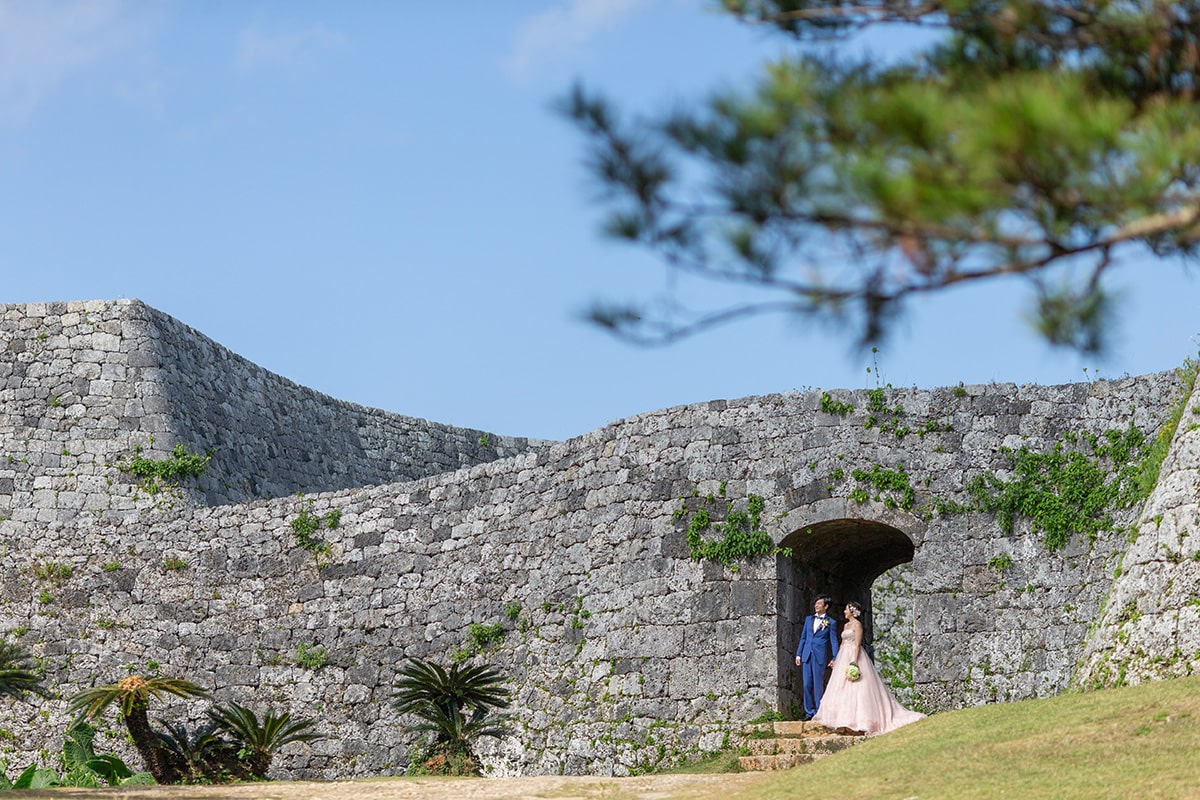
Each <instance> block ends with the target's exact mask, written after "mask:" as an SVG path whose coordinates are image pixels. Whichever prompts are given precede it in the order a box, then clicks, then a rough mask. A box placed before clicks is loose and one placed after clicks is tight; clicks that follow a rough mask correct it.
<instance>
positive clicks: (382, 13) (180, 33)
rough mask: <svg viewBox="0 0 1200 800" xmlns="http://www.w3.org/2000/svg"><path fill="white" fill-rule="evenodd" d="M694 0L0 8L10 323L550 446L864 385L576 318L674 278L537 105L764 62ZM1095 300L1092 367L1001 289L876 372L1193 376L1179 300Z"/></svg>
mask: <svg viewBox="0 0 1200 800" xmlns="http://www.w3.org/2000/svg"><path fill="white" fill-rule="evenodd" d="M711 5H712V4H710V3H706V2H705V0H686V1H685V0H505V1H504V2H494V0H474V1H473V2H466V3H456V4H439V3H417V2H407V1H405V2H399V1H397V2H384V1H383V0H376V1H375V2H368V1H367V0H358V1H357V2H351V1H350V0H347V1H346V2H336V3H335V2H308V1H307V0H277V1H276V2H267V1H265V0H264V1H262V2H255V0H160V2H152V3H150V2H144V1H142V2H139V1H138V0H127V1H123V0H42V1H41V2H36V3H35V2H28V0H0V187H2V188H0V198H2V203H3V206H2V208H0V212H2V213H0V253H2V254H3V260H4V283H3V289H2V290H0V302H31V301H40V300H84V299H114V298H122V297H128V298H132V297H136V298H140V299H141V300H144V301H145V302H147V303H149V304H150V305H152V306H154V307H156V308H159V309H161V310H162V311H165V312H167V313H169V314H171V315H173V316H175V317H177V318H178V319H180V320H182V321H183V322H185V323H187V324H189V325H191V326H193V327H195V328H197V329H199V330H200V331H202V332H203V333H205V334H207V335H208V336H210V337H212V338H213V339H215V340H216V341H218V342H220V343H221V344H223V345H225V346H226V347H229V348H230V349H232V350H234V351H235V352H237V353H240V354H241V355H243V356H245V357H246V358H249V359H250V360H252V361H254V362H256V363H258V364H260V365H262V366H263V367H265V368H267V369H270V370H272V371H274V372H278V373H280V374H282V375H284V376H286V377H288V378H291V379H292V380H295V381H297V382H299V383H302V384H305V385H307V386H311V387H313V388H315V389H318V390H320V391H323V392H326V393H328V394H330V395H333V396H335V397H338V398H342V399H345V400H350V401H353V402H357V403H361V404H364V405H369V406H375V407H379V408H384V409H387V410H389V411H394V412H397V413H401V414H408V415H412V416H417V417H422V418H426V419H432V420H437V421H440V422H447V423H451V424H456V425H464V426H469V427H474V428H481V429H485V430H490V431H494V432H496V433H503V434H510V435H526V436H536V437H542V438H550V439H564V438H568V437H571V436H575V435H579V434H582V433H586V432H587V431H589V430H592V429H594V428H598V427H601V426H603V425H605V424H607V423H609V422H612V421H614V420H616V419H620V418H622V417H626V416H629V415H632V414H637V413H641V412H644V411H650V410H654V409H657V408H663V407H667V406H673V405H680V404H686V403H695V402H699V401H704V400H711V399H718V398H736V397H741V396H745V395H754V394H766V393H771V392H781V391H791V390H793V389H806V388H817V387H821V388H835V387H844V388H862V387H872V386H874V385H875V376H874V375H872V374H868V373H867V371H866V369H867V367H869V366H871V364H872V358H871V356H870V355H869V354H865V355H864V354H862V353H856V352H855V351H853V350H852V349H851V347H850V344H849V343H850V341H851V339H852V336H851V335H850V334H849V333H847V332H844V331H836V330H827V329H823V328H813V327H808V326H801V325H798V324H796V323H795V322H794V321H788V320H785V319H780V318H765V319H761V320H756V321H752V322H750V323H745V324H740V325H737V326H734V327H727V328H724V329H719V330H717V331H713V332H710V333H708V334H705V335H702V336H699V337H696V338H694V339H691V340H689V341H686V342H683V343H680V344H676V345H672V346H670V347H667V348H664V349H650V350H647V349H639V348H634V347H631V346H629V345H626V344H623V343H621V342H618V341H616V340H614V339H611V338H610V337H608V336H607V335H606V334H604V333H603V332H601V331H599V330H596V329H594V328H592V327H590V326H588V325H587V324H585V323H583V322H581V321H579V319H578V313H579V312H580V311H581V309H583V308H584V307H585V306H586V305H587V304H588V303H589V302H590V301H591V300H593V299H596V298H598V297H611V298H616V299H628V298H631V297H642V296H647V295H650V294H652V293H654V292H657V291H660V290H662V289H663V287H664V286H665V273H664V271H663V269H662V268H661V266H660V265H659V264H658V262H656V261H655V260H654V259H653V258H652V257H650V256H648V255H646V254H644V253H642V252H639V251H637V250H634V249H630V248H627V247H624V246H622V245H619V244H616V243H612V242H609V241H606V240H605V239H604V238H603V237H602V236H601V235H600V234H599V232H598V229H599V222H600V217H601V212H600V208H599V207H598V206H597V205H596V204H595V203H594V202H593V197H594V193H595V192H594V186H593V185H592V184H591V183H590V181H589V179H588V177H587V175H586V173H585V172H584V170H583V168H582V166H581V162H582V156H583V142H582V140H581V139H580V137H579V135H578V134H576V132H575V131H574V130H573V129H572V128H571V127H570V126H569V125H568V124H567V123H566V122H564V121H563V120H562V119H561V118H560V117H558V116H557V115H555V114H554V113H553V112H552V111H551V109H550V105H551V102H552V101H553V100H554V99H555V98H556V97H559V96H561V95H562V94H563V93H564V92H565V91H566V90H567V89H568V88H569V87H570V85H571V83H572V81H574V80H575V79H577V78H578V79H582V80H584V81H585V82H586V83H587V84H588V85H590V86H592V87H594V88H596V89H600V90H603V91H605V92H607V93H608V94H610V95H611V96H613V97H614V98H615V99H617V100H619V101H620V102H621V103H622V104H623V105H624V106H625V107H627V108H628V109H630V110H631V111H635V112H636V111H642V112H653V111H654V110H656V109H662V108H666V107H670V106H671V105H672V104H674V103H677V102H686V101H687V100H689V99H691V100H695V99H699V98H701V97H703V96H704V95H705V94H706V93H707V92H708V91H709V90H711V89H714V88H717V87H720V86H728V85H734V84H737V83H739V82H744V80H745V79H746V78H747V77H748V76H750V75H752V74H753V72H754V69H755V66H756V65H757V64H759V63H761V62H762V61H763V60H764V59H767V58H769V57H771V56H772V55H777V54H778V53H779V51H780V49H781V48H782V47H783V43H782V42H781V41H779V40H777V39H774V38H772V37H769V36H766V35H765V34H764V33H763V32H759V31H755V30H751V29H748V28H745V27H743V26H740V25H738V24H737V23H735V22H733V21H732V20H731V19H728V18H726V17H724V16H723V15H720V14H716V13H713V12H712V11H711V10H710V9H711ZM1113 277H1114V278H1115V280H1114V281H1113V285H1114V286H1117V287H1120V288H1122V289H1123V290H1124V299H1125V302H1124V304H1123V305H1122V309H1123V311H1124V312H1125V313H1124V315H1123V317H1122V323H1121V327H1120V330H1119V332H1118V334H1117V335H1116V336H1115V337H1114V342H1115V347H1114V348H1113V350H1112V352H1111V354H1110V356H1109V358H1108V360H1107V361H1099V360H1097V359H1094V358H1087V359H1081V358H1079V357H1077V356H1074V355H1070V354H1066V353H1063V352H1057V351H1052V350H1050V349H1048V348H1047V347H1046V346H1044V345H1043V344H1042V343H1041V342H1040V341H1039V340H1037V339H1036V338H1035V337H1033V336H1032V335H1030V334H1029V332H1028V329H1027V327H1026V326H1025V324H1024V323H1023V322H1022V318H1021V315H1020V306H1021V302H1022V301H1023V299H1024V298H1025V297H1026V293H1025V292H1026V290H1025V289H1024V288H1023V287H1022V286H1018V285H1015V284H1013V285H1002V284H995V285H992V286H985V287H976V288H972V289H969V290H956V291H954V292H950V293H947V294H944V295H942V296H939V297H936V298H930V299H927V300H923V301H921V302H917V303H914V304H913V305H912V306H911V309H910V313H909V315H908V317H907V318H906V319H905V320H904V321H903V322H902V323H901V324H900V325H899V326H898V327H897V328H896V330H895V334H894V336H893V337H892V338H891V339H890V340H889V341H888V342H887V343H885V344H884V345H883V346H881V348H880V352H879V354H878V356H877V358H878V364H879V366H880V367H881V370H882V377H883V379H884V381H886V382H888V383H892V384H893V385H896V386H921V387H930V386H940V385H956V384H958V383H959V382H960V381H962V382H966V383H986V382H989V381H1014V382H1017V383H1026V382H1040V383H1061V382H1070V381H1077V380H1086V379H1089V378H1090V377H1093V376H1095V375H1097V374H1100V375H1102V376H1106V377H1112V376H1118V375H1121V374H1124V373H1129V374H1139V373H1144V372H1152V371H1157V370H1163V369H1169V368H1171V367H1174V366H1177V365H1178V364H1179V363H1181V362H1182V361H1183V359H1184V358H1185V357H1187V356H1189V355H1194V354H1195V353H1196V352H1197V348H1198V342H1197V339H1200V314H1197V313H1196V310H1197V308H1198V307H1200V282H1198V281H1200V278H1197V277H1195V276H1194V275H1192V274H1190V273H1187V272H1185V270H1183V269H1182V268H1181V267H1180V266H1179V265H1178V264H1175V263H1170V262H1156V261H1150V260H1146V261H1138V262H1133V263H1129V264H1125V265H1123V266H1122V267H1121V268H1120V269H1117V270H1115V272H1114V276H1113ZM718 291H719V290H718ZM1085 368H1086V371H1085Z"/></svg>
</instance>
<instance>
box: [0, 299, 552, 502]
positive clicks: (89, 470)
mask: <svg viewBox="0 0 1200 800" xmlns="http://www.w3.org/2000/svg"><path fill="white" fill-rule="evenodd" d="M0 438H2V440H3V442H4V446H5V452H4V453H3V455H0V517H11V518H13V519H17V520H22V521H32V520H37V521H39V522H47V521H50V520H54V519H61V518H64V517H68V516H73V515H75V514H79V513H92V514H104V513H114V512H123V511H129V510H133V509H136V508H151V507H155V506H162V505H163V501H164V499H165V498H164V497H163V496H158V497H147V496H146V495H145V494H144V493H142V492H139V491H137V489H136V487H135V483H136V482H135V481H134V480H133V479H132V478H131V477H130V476H129V475H127V474H126V473H124V472H122V471H121V470H120V469H119V468H118V467H117V464H118V463H120V462H122V461H124V462H128V461H129V460H130V459H131V458H132V457H133V455H134V452H135V449H136V448H139V447H140V448H141V449H142V454H143V455H144V456H146V457H149V458H162V457H165V456H167V455H168V454H169V453H170V451H171V450H172V448H173V447H174V446H175V445H176V444H183V445H184V446H185V447H186V448H187V449H188V450H189V451H192V452H200V453H203V452H205V451H209V450H211V451H212V453H213V458H212V461H211V462H210V464H209V467H208V470H207V472H206V473H205V475H204V476H203V477H202V478H201V479H200V481H199V482H198V484H197V485H196V486H195V487H189V488H188V490H187V491H186V492H185V499H187V500H189V501H191V502H202V503H206V504H213V503H228V502H242V501H245V500H250V499H254V498H261V497H271V496H283V495H290V494H295V493H296V492H313V491H329V490H332V489H338V488H349V487H352V486H366V485H371V484H378V483H389V482H393V481H397V480H408V479H412V478H417V477H421V476H423V475H430V474H434V473H437V472H445V471H453V470H456V469H458V468H460V467H463V466H469V465H471V464H478V463H481V462H483V461H489V460H493V459H496V458H503V457H505V456H510V455H513V454H515V453H519V452H523V451H525V450H528V449H530V448H531V447H536V446H544V445H545V444H547V443H546V442H540V441H536V440H530V439H521V438H513V437H508V436H498V435H496V434H485V432H483V431H479V430H471V429H464V428H456V427H453V426H450V425H441V424H438V423H433V422H427V421H425V420H420V419H415V418H412V417H405V416H401V415H398V414H392V413H389V412H385V411H379V410H377V409H371V408H365V407H363V406H358V405H355V404H353V403H347V402H344V401H341V400H335V399H334V398H331V397H328V396H326V395H323V394H321V393H319V392H315V391H313V390H311V389H308V388H305V387H303V386H300V385H298V384H296V383H293V382H292V381H289V380H287V379H286V378H283V377H281V376H279V375H276V374H274V373H271V372H268V371H267V370H265V369H263V368H261V367H259V366H257V365H255V364H252V363H251V362H249V361H247V360H246V359H244V358H242V357H241V356H238V355H237V354H235V353H232V352H230V351H229V350H227V349H226V348H224V347H222V346H220V345H219V344H217V343H216V342H214V341H212V340H211V339H209V338H208V337H206V336H204V335H202V334H200V333H199V332H197V331H195V330H193V329H192V328H189V327H188V326H186V325H184V324H182V323H181V322H179V321H178V320H175V319H173V318H172V317H170V316H167V315H166V314H163V313H162V312H160V311H156V310H155V309H153V308H150V307H149V306H146V305H145V304H143V303H141V302H139V301H137V300H117V301H89V302H70V303H30V304H26V305H0Z"/></svg>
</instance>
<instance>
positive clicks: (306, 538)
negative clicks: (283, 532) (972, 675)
mask: <svg viewBox="0 0 1200 800" xmlns="http://www.w3.org/2000/svg"><path fill="white" fill-rule="evenodd" d="M312 507H313V503H312V499H311V498H307V497H306V498H304V499H303V500H302V501H301V503H300V511H299V513H297V514H296V518H295V519H293V520H292V522H291V526H292V533H293V535H294V536H295V537H296V544H298V545H300V546H301V547H303V548H304V549H305V550H307V551H309V552H310V553H312V554H313V555H314V556H317V557H318V559H319V558H320V556H328V555H329V553H330V546H329V542H327V541H325V540H324V539H322V538H321V537H320V536H318V535H317V532H318V531H319V530H321V528H322V527H324V528H325V529H326V530H334V529H336V528H337V526H338V525H339V524H341V521H342V512H341V511H340V510H339V509H336V508H335V509H333V510H331V511H329V512H327V513H326V514H325V515H324V516H323V517H318V516H317V515H316V514H314V513H313V510H312Z"/></svg>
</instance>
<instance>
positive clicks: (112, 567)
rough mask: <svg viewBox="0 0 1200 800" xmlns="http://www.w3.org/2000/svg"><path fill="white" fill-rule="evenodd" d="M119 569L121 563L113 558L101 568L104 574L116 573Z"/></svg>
mask: <svg viewBox="0 0 1200 800" xmlns="http://www.w3.org/2000/svg"><path fill="white" fill-rule="evenodd" d="M120 568H121V562H120V561H118V560H117V559H115V558H114V559H113V560H112V561H107V562H105V564H104V567H103V569H104V571H105V572H116V571H117V570H119V569H120Z"/></svg>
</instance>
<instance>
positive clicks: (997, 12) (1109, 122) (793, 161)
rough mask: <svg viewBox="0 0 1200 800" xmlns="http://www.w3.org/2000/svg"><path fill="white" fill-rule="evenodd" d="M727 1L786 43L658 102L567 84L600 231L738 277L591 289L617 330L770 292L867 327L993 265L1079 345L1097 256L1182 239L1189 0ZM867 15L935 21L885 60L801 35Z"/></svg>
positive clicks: (1094, 339)
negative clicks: (739, 86)
mask: <svg viewBox="0 0 1200 800" xmlns="http://www.w3.org/2000/svg"><path fill="white" fill-rule="evenodd" d="M722 5H723V6H724V9H725V11H727V12H728V13H729V14H731V15H732V16H734V17H735V18H737V19H739V20H740V21H742V22H744V23H746V24H752V25H758V26H761V27H763V28H764V29H766V30H772V31H774V32H776V33H777V34H778V35H780V36H783V37H788V38H790V39H792V40H793V41H794V42H795V43H796V52H795V54H794V55H791V56H789V57H785V58H781V59H779V60H776V61H772V62H769V63H766V64H765V65H764V66H763V69H762V73H761V76H760V77H759V78H758V80H757V82H756V83H755V85H753V86H750V87H746V88H745V89H743V90H741V91H736V92H727V93H724V94H718V95H714V96H713V97H711V98H709V99H708V100H707V101H706V102H704V103H702V104H700V105H699V106H697V107H694V108H690V109H686V110H683V111H677V112H674V113H670V114H666V115H663V116H661V117H658V118H652V119H639V120H634V121H624V120H622V119H621V117H620V115H619V114H618V113H617V112H616V111H615V109H614V108H613V105H612V104H611V103H610V102H609V101H607V100H606V99H604V98H603V97H601V96H599V95H597V94H595V93H593V92H591V91H589V90H587V89H585V88H583V87H580V86H577V87H576V88H575V89H574V90H573V91H572V92H571V93H570V95H569V96H568V97H566V98H564V100H563V101H562V109H563V111H564V112H565V113H566V114H567V115H568V116H569V117H570V118H571V119H573V120H574V121H575V122H576V123H577V125H578V126H579V127H580V128H581V129H582V130H583V132H584V133H585V134H586V136H587V138H588V142H589V151H588V152H589V161H590V168H591V170H592V171H593V172H594V174H595V175H596V177H597V178H598V179H599V181H600V182H601V185H602V186H603V187H604V189H605V190H606V195H605V197H606V199H605V202H606V203H607V204H608V206H609V214H608V217H607V225H606V227H607V230H608V232H609V233H611V234H612V235H614V236H617V237H620V238H624V239H627V240H630V241H632V242H636V243H638V244H640V245H642V246H645V247H647V248H650V249H651V250H653V251H655V252H657V253H658V254H660V255H661V256H662V257H663V258H664V259H665V261H666V263H667V264H668V266H669V268H670V269H672V270H676V271H679V272H681V273H685V274H688V275H692V276H697V277H700V278H702V279H710V280H713V281H717V282H720V283H723V284H726V285H732V286H740V287H744V288H745V290H746V291H745V292H739V293H738V294H737V297H738V298H739V299H738V300H737V301H735V302H733V303H726V304H720V303H718V304H717V305H714V306H711V307H707V308H703V309H691V308H686V307H685V306H684V305H683V303H682V302H679V301H677V300H673V299H671V298H665V299H659V300H657V301H655V302H652V303H648V304H641V305H597V306H595V307H594V308H593V309H592V311H591V318H592V319H593V320H594V321H596V322H597V323H599V324H601V325H604V326H606V327H608V328H611V329H612V330H613V331H614V332H616V333H617V334H619V335H621V336H624V337H626V338H629V339H631V340H633V341H638V342H645V343H661V342H669V341H672V340H674V339H677V338H679V337H681V336H686V335H688V334H691V333H694V332H696V331H699V330H703V329H706V328H709V327H712V326H714V325H718V324H721V323H724V322H728V321H731V320H735V319H738V318H741V317H746V316H750V315H755V314H761V313H765V312H776V311H782V312H788V313H792V314H798V315H803V316H810V317H814V318H817V319H828V320H835V321H840V322H842V323H845V324H849V325H851V326H853V327H854V329H855V330H856V331H857V333H858V334H859V336H860V337H861V340H862V341H863V342H864V343H865V342H871V341H874V340H877V339H879V338H880V337H881V336H882V335H883V334H884V333H886V330H887V325H888V322H889V320H890V319H891V318H892V317H893V316H894V315H895V314H896V313H897V312H898V311H900V310H901V309H902V306H903V304H904V301H905V300H907V299H909V298H911V297H914V296H917V295H920V294H923V293H928V292H935V291H938V290H942V289H945V288H947V287H951V286H955V285H963V284H971V283H979V282H981V281H984V280H987V279H995V278H1001V277H1006V276H1007V277H1021V278H1023V279H1025V280H1028V281H1029V282H1030V283H1031V285H1032V286H1033V287H1034V288H1035V290H1036V291H1035V295H1034V296H1035V297H1036V301H1035V308H1033V309H1032V313H1031V315H1030V316H1031V318H1032V319H1033V320H1034V321H1035V324H1036V325H1037V327H1038V329H1039V331H1040V332H1041V334H1042V335H1043V336H1044V337H1045V338H1046V339H1047V340H1048V341H1049V342H1051V343H1054V344H1059V345H1066V346H1069V347H1073V348H1077V349H1079V350H1082V351H1085V352H1092V351H1098V350H1101V349H1102V348H1103V345H1104V334H1105V332H1106V327H1107V325H1108V322H1109V317H1110V312H1111V310H1112V300H1111V298H1110V296H1109V294H1108V293H1107V292H1106V290H1105V286H1104V278H1105V275H1106V271H1107V270H1108V269H1109V268H1110V267H1111V266H1112V265H1114V264H1115V263H1117V261H1118V260H1119V259H1120V258H1123V257H1128V256H1130V255H1134V254H1137V253H1138V252H1139V251H1140V252H1141V253H1143V254H1144V253H1150V254H1153V255H1156V256H1181V257H1184V258H1186V259H1189V260H1190V258H1192V257H1194V256H1195V254H1196V252H1197V241H1198V238H1200V202H1198V201H1200V198H1198V195H1197V185H1198V182H1200V105H1198V104H1197V103H1196V102H1195V93H1196V90H1197V80H1198V76H1200V71H1198V67H1200V2H1181V3H1169V2H1159V1H1157V0H1154V1H1150V0H1144V1H1142V2H1084V1H1083V0H1077V1H1076V2H1020V1H1017V2H875V3H871V2H861V3H850V2H797V1H796V0H724V2H723V3H722ZM881 25H887V26H889V28H888V30H889V31H894V33H895V35H896V36H903V35H904V33H905V32H906V31H909V30H914V29H932V30H936V31H939V32H940V33H941V35H939V36H936V37H933V38H932V39H931V41H933V42H934V43H933V44H931V45H929V46H927V47H925V48H924V49H915V50H914V51H913V52H912V53H911V54H910V55H909V56H907V57H904V58H902V59H901V60H899V61H892V62H889V63H887V64H879V63H870V62H863V61H859V62H851V61H848V60H846V59H844V58H838V57H836V56H830V55H827V54H826V55H817V54H816V53H817V52H818V51H817V50H815V49H814V48H812V47H810V46H809V43H812V42H820V41H830V40H832V41H835V42H836V41H839V40H844V39H847V38H849V37H853V36H856V35H858V34H860V33H862V32H863V31H864V30H866V29H868V28H870V27H872V26H881ZM823 52H825V53H828V52H830V51H829V49H828V48H826V49H825V51H823ZM746 296H749V297H750V298H751V299H749V300H745V301H743V300H741V299H740V298H743V297H746Z"/></svg>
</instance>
